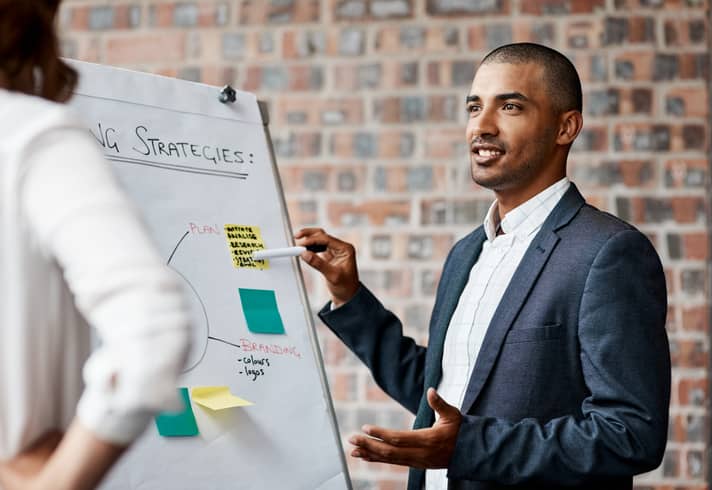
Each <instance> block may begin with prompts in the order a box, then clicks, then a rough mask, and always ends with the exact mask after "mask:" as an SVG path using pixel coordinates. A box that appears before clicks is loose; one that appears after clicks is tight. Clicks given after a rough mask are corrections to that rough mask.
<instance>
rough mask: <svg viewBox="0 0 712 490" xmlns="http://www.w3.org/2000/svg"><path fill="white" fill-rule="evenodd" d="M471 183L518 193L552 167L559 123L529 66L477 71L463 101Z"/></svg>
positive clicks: (538, 73)
mask: <svg viewBox="0 0 712 490" xmlns="http://www.w3.org/2000/svg"><path fill="white" fill-rule="evenodd" d="M467 111H468V115H469V120H468V122H467V131H466V134H467V143H468V145H469V146H470V170H471V172H472V179H473V180H474V181H475V182H476V183H477V184H479V185H481V186H483V187H486V188H488V189H492V190H495V191H511V190H515V191H521V190H526V189H527V188H528V187H529V186H531V185H532V184H533V183H534V182H535V180H536V179H537V178H538V177H541V174H542V171H543V170H547V169H549V168H550V167H551V165H552V164H554V162H553V161H552V154H553V151H554V149H555V148H556V143H555V140H556V136H557V133H558V118H557V117H556V114H555V113H554V110H553V109H552V105H551V99H550V96H549V93H548V90H547V87H546V82H545V79H544V69H543V67H541V66H539V65H535V64H533V63H521V64H510V63H499V62H490V63H487V64H484V65H481V66H480V68H479V69H478V70H477V73H476V75H475V79H474V80H473V81H472V88H471V90H470V95H469V96H468V97H467Z"/></svg>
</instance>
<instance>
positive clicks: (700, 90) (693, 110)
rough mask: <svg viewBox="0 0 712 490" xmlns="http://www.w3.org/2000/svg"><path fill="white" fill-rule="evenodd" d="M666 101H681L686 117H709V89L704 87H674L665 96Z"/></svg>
mask: <svg viewBox="0 0 712 490" xmlns="http://www.w3.org/2000/svg"><path fill="white" fill-rule="evenodd" d="M665 99H666V100H669V99H679V100H681V101H682V102H683V104H684V109H685V113H684V115H685V116H688V117H707V116H708V115H709V107H708V104H707V101H708V96H707V88H706V87H705V86H703V85H700V86H696V87H689V86H688V87H685V88H680V87H672V88H670V90H668V91H667V92H666V94H665Z"/></svg>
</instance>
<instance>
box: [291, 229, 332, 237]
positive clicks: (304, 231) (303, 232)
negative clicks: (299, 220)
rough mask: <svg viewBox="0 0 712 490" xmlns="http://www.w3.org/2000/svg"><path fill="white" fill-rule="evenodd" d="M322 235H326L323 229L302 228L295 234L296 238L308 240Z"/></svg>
mask: <svg viewBox="0 0 712 490" xmlns="http://www.w3.org/2000/svg"><path fill="white" fill-rule="evenodd" d="M321 234H323V235H326V232H325V231H324V229H323V228H302V229H301V230H299V231H298V232H296V233H295V234H294V238H306V237H311V236H314V235H321Z"/></svg>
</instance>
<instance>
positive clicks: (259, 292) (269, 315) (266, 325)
mask: <svg viewBox="0 0 712 490" xmlns="http://www.w3.org/2000/svg"><path fill="white" fill-rule="evenodd" d="M240 302H241V303H242V311H243V313H244V314H245V321H247V328H248V330H249V331H250V332H252V333H272V334H283V333H284V324H283V323H282V317H281V316H280V315H279V310H278V309H277V298H276V297H275V294H274V291H270V290H266V289H242V288H240Z"/></svg>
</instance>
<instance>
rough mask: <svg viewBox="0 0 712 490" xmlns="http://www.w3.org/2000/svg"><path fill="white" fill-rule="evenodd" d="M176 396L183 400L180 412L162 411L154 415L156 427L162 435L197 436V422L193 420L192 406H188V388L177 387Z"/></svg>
mask: <svg viewBox="0 0 712 490" xmlns="http://www.w3.org/2000/svg"><path fill="white" fill-rule="evenodd" d="M178 396H179V398H180V399H181V400H182V401H183V410H181V411H180V412H162V413H159V414H158V415H156V427H158V433H159V434H161V435H162V436H163V437H193V436H197V435H198V434H199V433H200V432H199V431H198V424H197V423H196V422H195V415H193V408H192V407H191V406H190V395H189V394H188V388H178Z"/></svg>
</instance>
